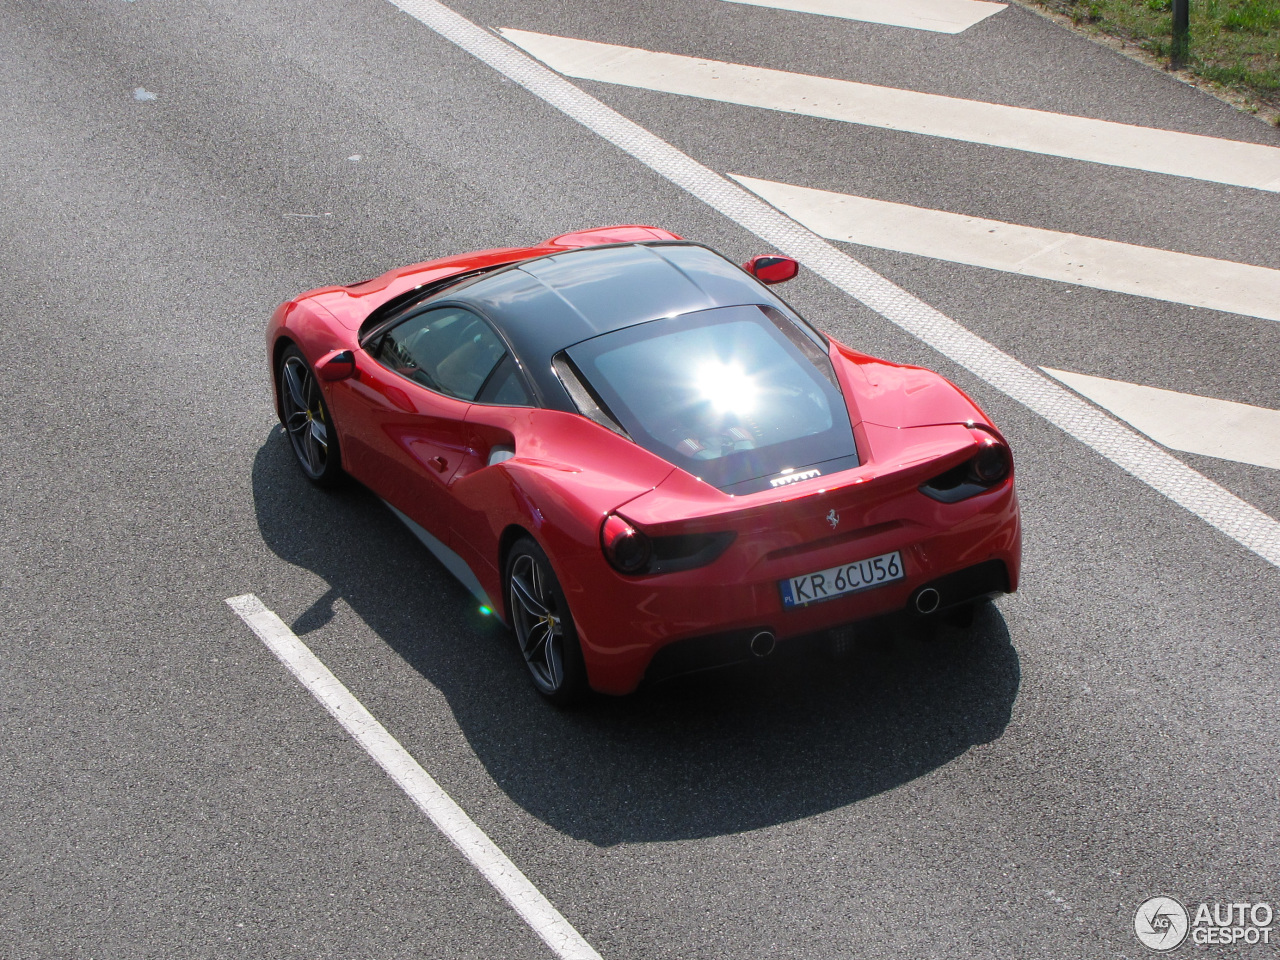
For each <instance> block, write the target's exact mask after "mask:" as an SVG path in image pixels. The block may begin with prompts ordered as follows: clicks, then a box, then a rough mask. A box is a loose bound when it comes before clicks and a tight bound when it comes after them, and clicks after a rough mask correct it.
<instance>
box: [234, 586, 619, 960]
mask: <svg viewBox="0 0 1280 960" xmlns="http://www.w3.org/2000/svg"><path fill="white" fill-rule="evenodd" d="M227 605H228V606H229V607H231V609H232V610H234V611H235V612H236V613H237V614H239V616H240V619H242V620H243V621H244V622H245V623H246V624H248V625H249V628H250V629H251V630H252V631H253V632H254V633H255V634H257V635H258V638H259V639H260V640H261V641H262V642H263V643H265V644H266V645H267V647H268V649H270V650H271V652H272V653H274V654H275V655H276V656H277V657H278V658H279V659H280V662H281V663H283V664H284V665H285V666H286V667H288V668H289V672H290V673H292V674H293V675H294V676H295V677H297V679H298V682H299V683H301V684H302V685H303V686H304V687H306V688H307V690H308V691H309V692H310V693H311V695H312V696H314V697H315V698H316V699H317V700H319V701H320V703H321V705H322V706H323V707H324V708H325V709H326V710H328V711H329V713H330V714H331V715H332V716H333V718H334V719H335V720H337V721H338V723H340V724H342V726H343V727H344V728H345V729H346V731H347V732H348V733H349V734H351V737H352V739H353V740H355V741H356V743H358V744H360V746H362V747H363V748H364V749H365V750H366V751H367V752H368V754H369V756H371V757H373V759H374V760H375V761H377V763H378V765H379V766H380V767H382V769H383V770H385V771H386V772H387V774H388V775H389V776H390V777H391V779H392V780H394V781H395V782H396V783H397V784H399V786H400V789H402V790H403V791H404V792H405V793H407V794H408V795H409V798H410V799H411V800H412V801H413V802H414V803H415V804H417V805H418V808H419V809H420V810H422V812H423V813H425V814H426V815H427V816H428V817H430V818H431V822H432V823H434V824H435V825H436V826H437V827H438V828H439V829H440V832H441V833H443V834H444V835H445V836H446V837H448V838H449V841H450V842H451V843H452V844H453V845H454V846H455V847H457V848H458V850H459V851H461V853H462V855H463V856H464V857H466V858H467V859H468V860H469V861H471V864H472V866H474V867H475V868H476V869H477V870H479V871H480V873H481V874H482V875H483V876H484V878H485V879H486V880H488V881H489V883H490V884H492V885H493V887H494V889H496V890H497V891H498V893H500V894H501V895H502V896H503V898H504V899H505V900H506V901H507V903H509V904H511V906H512V907H513V908H514V909H515V911H516V912H517V913H518V914H520V916H521V917H522V918H523V919H524V921H525V922H526V923H527V924H529V926H530V927H532V928H533V930H534V932H535V933H537V934H538V936H539V937H541V938H542V939H543V941H545V942H546V944H547V946H549V947H550V948H551V949H552V950H553V951H554V952H555V954H556V956H557V957H560V958H562V960H600V955H599V954H598V953H596V951H595V950H594V949H592V947H591V945H590V944H589V943H587V941H586V940H584V939H583V938H582V935H581V934H579V933H578V931H577V930H575V929H574V928H573V926H572V924H570V923H569V921H568V920H566V919H565V918H564V917H563V916H562V915H561V914H560V912H559V911H558V910H556V908H555V907H553V906H552V905H551V903H550V902H549V901H548V900H547V898H546V897H544V896H543V895H542V894H541V893H540V892H539V891H538V888H537V887H535V886H534V885H533V884H532V883H530V882H529V879H528V878H527V877H526V876H525V875H524V874H523V873H521V872H520V868H519V867H517V866H516V865H515V864H514V863H512V862H511V861H510V860H509V859H508V858H507V855H506V854H504V853H503V852H502V851H501V850H499V849H498V847H497V845H496V844H495V843H494V842H493V841H492V840H490V839H489V838H488V836H486V835H485V833H484V831H483V830H481V829H480V828H479V827H477V826H476V825H475V823H474V822H473V821H472V819H471V818H470V817H468V816H467V814H466V812H465V811H464V810H463V809H462V808H461V807H460V806H458V805H457V804H456V803H455V802H454V801H453V798H451V797H450V796H449V795H448V794H447V793H445V792H444V790H442V789H441V788H440V785H439V784H437V783H436V782H435V780H434V779H432V777H431V775H430V774H428V773H427V771H425V770H423V769H422V767H421V766H420V765H419V764H418V761H416V760H414V759H413V757H411V756H410V755H409V752H408V751H407V750H405V748H404V747H402V746H401V745H400V743H399V741H397V740H396V738H395V737H393V736H392V735H391V734H390V733H388V732H387V730H386V728H385V727H383V725H382V724H380V723H379V722H378V721H377V720H376V719H375V718H374V716H373V714H371V713H370V712H369V711H368V710H366V709H365V708H364V705H363V704H361V703H360V701H359V700H357V699H356V698H355V696H354V695H353V694H352V693H351V691H350V690H348V689H347V688H346V687H345V686H344V685H343V683H342V681H341V680H339V679H338V678H337V677H335V676H334V675H333V674H332V673H330V672H329V668H328V667H326V666H325V665H324V664H323V663H321V662H320V659H319V658H318V657H317V656H316V655H315V654H314V653H312V652H311V650H310V648H309V647H307V645H306V644H305V643H303V642H302V641H301V640H299V639H298V637H297V636H296V635H295V634H294V632H293V631H292V630H290V629H289V628H288V627H287V626H286V625H285V623H284V621H283V620H281V619H280V618H279V617H278V616H276V615H275V614H274V613H272V612H271V611H270V610H268V609H267V608H266V607H265V606H263V604H262V601H261V600H259V599H258V598H257V597H256V596H254V595H253V594H252V593H246V594H245V595H243V596H240V597H231V598H230V599H228V600H227Z"/></svg>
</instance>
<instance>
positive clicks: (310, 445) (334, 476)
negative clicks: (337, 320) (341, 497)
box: [276, 344, 343, 487]
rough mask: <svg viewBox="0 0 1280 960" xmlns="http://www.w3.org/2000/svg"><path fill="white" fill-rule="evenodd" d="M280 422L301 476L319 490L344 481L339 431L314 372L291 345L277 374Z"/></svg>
mask: <svg viewBox="0 0 1280 960" xmlns="http://www.w3.org/2000/svg"><path fill="white" fill-rule="evenodd" d="M276 381H277V385H278V387H279V391H280V413H281V418H280V419H281V422H282V423H283V424H284V431H285V434H286V435H287V436H288V438H289V446H290V447H291V448H292V450H293V456H294V459H295V460H296V461H297V463H298V468H299V469H300V470H301V471H302V475H303V476H304V477H306V478H307V479H308V480H310V481H311V482H312V483H314V484H315V485H316V486H320V487H331V486H333V485H334V484H336V483H338V482H339V481H340V480H341V479H342V475H343V474H342V455H341V452H340V451H339V449H338V431H337V429H336V428H335V427H334V425H333V417H331V416H330V415H329V407H328V405H327V404H326V403H325V402H324V394H323V393H321V391H320V382H319V381H318V380H317V379H316V375H315V371H314V370H312V369H311V365H310V364H309V363H307V358H306V357H304V356H303V355H302V351H301V350H299V349H298V348H297V347H295V346H293V345H292V344H290V345H289V346H288V347H287V348H286V349H285V351H284V355H283V356H281V358H280V367H279V369H278V370H277V371H276Z"/></svg>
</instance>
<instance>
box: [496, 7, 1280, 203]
mask: <svg viewBox="0 0 1280 960" xmlns="http://www.w3.org/2000/svg"><path fill="white" fill-rule="evenodd" d="M500 32H501V33H502V35H503V36H504V37H505V38H507V39H508V40H510V41H511V42H512V43H514V44H516V45H517V46H519V47H521V48H522V49H524V50H526V51H528V52H529V53H531V54H532V55H533V56H535V57H537V58H538V59H539V60H541V61H542V62H543V63H545V64H547V66H549V67H551V68H552V69H553V70H557V71H559V72H560V73H562V74H564V75H565V76H569V77H578V78H579V79H583V80H599V81H601V82H603V83H614V84H619V85H622V86H628V87H639V88H641V89H644V90H656V91H660V92H663V93H676V94H682V95H684V96H687V97H698V98H700V99H703V100H718V101H721V102H723V103H736V104H742V105H744V106H749V107H763V108H766V109H769V110H780V111H783V112H786V113H800V114H804V115H806V116H810V117H822V118H825V119H828V120H843V121H845V122H847V123H858V124H863V125H865V126H871V127H881V128H884V129H886V130H904V131H907V132H909V133H920V134H925V135H927V136H931V137H944V138H947V139H950V140H964V141H967V142H969V143H981V144H986V145H988V146H993V147H1005V148H1008V149H1010V150H1023V151H1027V152H1030V153H1040V154H1047V155H1049V156H1055V157H1068V158H1071V159H1074V160H1086V161H1089V162H1091V163H1103V164H1108V165H1110V166H1116V167H1130V168H1132V169H1135V170H1146V171H1149V172H1153V173H1165V174H1172V175H1174V176H1179V177H1191V178H1194V179H1197V180H1209V181H1213V182H1215V183H1227V184H1233V185H1236V186H1241V187H1253V188H1255V189H1258V190H1270V191H1277V192H1280V147H1269V146H1265V145H1263V144H1256V143H1243V142H1240V141H1237V140H1223V139H1220V138H1217V137H1202V136H1199V135H1196V134H1191V133H1178V132H1175V131H1171V130H1158V129H1155V128H1153V127H1138V126H1133V125H1131V124H1127V123H1113V122H1111V121H1109V120H1094V119H1092V118H1089V117H1076V116H1070V115H1068V114H1061V113H1047V112H1045V111H1041V110H1029V109H1027V108H1025V107H1010V106H1005V105H1003V104H998V103H985V102H982V101H978V100H962V99H959V98H956V97H943V96H938V95H937V94H932V93H919V92H917V91H914V90H899V89H896V88H894V87H878V86H872V85H870V84H865V83H854V82H852V81H848V80H833V79H830V78H828V77H813V76H808V75H806V74H801V73H787V72H785V71H782V70H767V69H764V68H763V67H750V66H744V65H742V64H737V63H722V62H720V61H717V60H703V59H700V58H697V57H685V56H679V55H677V54H672V53H655V52H653V51H650V50H640V49H637V48H635V47H621V46H616V45H614V44H610V43H595V42H593V41H589V40H576V39H573V38H571V37H557V36H551V35H548V34H543V33H530V32H528V31H527V30H510V29H504V30H502V31H500Z"/></svg>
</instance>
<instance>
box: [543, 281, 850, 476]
mask: <svg viewBox="0 0 1280 960" xmlns="http://www.w3.org/2000/svg"><path fill="white" fill-rule="evenodd" d="M790 322H791V321H790V320H788V319H786V318H785V317H782V316H781V315H778V316H777V317H776V319H771V318H770V316H769V315H768V314H766V313H765V311H764V310H763V309H761V308H760V307H757V306H740V307H719V308H716V309H713V310H703V311H698V312H695V313H688V314H684V315H683V316H679V317H671V318H667V319H663V320H654V321H652V322H650V323H643V324H639V325H637V326H633V327H627V328H626V329H623V330H617V331H614V332H613V333H607V334H604V335H602V336H599V337H595V338H593V339H591V340H587V341H585V342H583V343H580V344H578V345H577V346H575V347H571V348H570V349H569V351H568V354H569V357H570V359H571V360H573V362H574V364H575V366H577V368H578V369H579V370H580V371H581V372H582V375H583V377H584V378H585V379H586V380H587V382H588V384H589V385H590V386H591V388H592V389H593V390H594V391H595V392H596V393H597V394H598V395H599V397H600V399H601V400H602V401H603V402H604V405H605V406H606V407H607V408H608V410H609V412H610V413H611V414H612V415H613V417H614V418H615V419H616V420H617V421H618V423H620V424H621V425H622V427H623V428H624V429H625V430H626V431H627V433H628V434H630V436H631V438H632V439H633V440H635V441H636V442H637V443H639V444H640V445H641V446H643V447H644V448H645V449H647V450H650V451H652V452H653V453H656V454H657V455H658V456H660V457H663V458H664V459H666V460H669V461H671V462H672V463H674V464H676V465H677V466H679V467H681V468H682V469H684V470H686V471H688V472H689V473H691V474H693V475H694V476H697V477H701V478H702V479H703V480H706V481H707V482H708V483H711V484H713V485H714V486H716V487H719V488H720V489H721V490H725V491H727V492H729V493H735V494H736V493H753V492H755V491H756V490H762V489H769V488H770V486H771V482H772V481H773V480H775V479H778V478H783V479H785V478H786V477H788V476H791V475H792V474H794V473H797V472H804V473H806V474H808V475H811V476H821V475H824V474H827V473H832V472H835V471H836V470H844V469H848V468H850V467H853V466H856V465H857V462H858V461H857V451H856V448H855V446H854V440H853V429H852V427H851V426H850V424H849V413H848V410H847V408H846V407H845V403H844V397H843V396H842V395H841V394H840V391H839V389H837V387H836V386H835V384H834V383H832V381H831V379H829V375H828V374H827V373H826V372H825V371H823V370H820V369H819V367H818V366H817V365H815V361H814V360H813V359H811V358H810V357H809V356H806V353H807V352H813V353H815V354H818V356H819V362H825V360H826V358H825V355H821V354H820V352H819V351H817V350H816V349H815V350H813V351H803V350H801V349H800V347H799V346H798V345H797V341H798V340H799V339H800V338H801V337H804V336H807V334H803V333H799V331H798V328H797V331H788V332H787V333H784V332H783V331H782V330H781V329H779V326H778V324H779V323H790ZM797 333H799V336H796V334H797ZM789 334H790V335H789ZM784 471H785V473H784ZM772 485H775V486H776V485H777V484H776V483H774V484H772Z"/></svg>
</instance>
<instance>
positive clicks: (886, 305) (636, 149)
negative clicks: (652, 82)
mask: <svg viewBox="0 0 1280 960" xmlns="http://www.w3.org/2000/svg"><path fill="white" fill-rule="evenodd" d="M388 2H391V3H394V4H395V6H397V7H399V8H400V9H401V10H403V11H404V12H405V13H407V14H409V15H410V16H411V17H413V18H414V19H416V20H418V21H420V22H421V23H423V24H424V25H425V26H427V27H429V28H430V29H432V30H434V31H435V32H436V33H438V34H440V35H441V36H442V37H444V38H445V39H446V40H449V41H450V42H452V43H454V44H457V45H458V46H459V47H461V48H462V49H463V50H466V51H467V52H468V53H470V54H471V55H472V56H474V57H476V58H477V59H479V60H481V61H482V62H484V63H487V64H488V65H489V66H491V67H493V68H494V69H495V70H497V71H498V72H499V73H501V74H502V75H503V76H505V77H507V78H508V79H510V80H511V81H513V82H514V83H518V84H519V85H520V86H522V87H524V88H525V89H526V90H528V91H529V92H530V93H532V94H534V96H537V97H539V98H540V99H542V100H543V101H545V102H546V103H548V104H550V105H551V106H553V107H555V108H556V109H557V110H560V111H561V112H563V113H564V114H565V115H566V116H568V117H570V118H572V119H573V120H576V121H577V122H578V123H580V124H582V125H583V126H584V127H586V128H587V129H589V130H591V131H593V132H594V133H596V134H598V135H599V136H600V137H602V138H604V139H605V140H608V141H609V142H610V143H612V144H614V145H615V146H616V147H618V148H619V149H620V150H624V151H626V152H627V153H629V154H630V155H631V156H633V157H635V158H636V159H637V160H639V161H640V162H641V163H643V164H644V165H645V166H647V167H648V168H649V169H651V170H653V171H654V172H655V173H657V174H659V175H660V176H662V177H665V178H666V179H667V180H669V181H671V183H673V184H675V185H676V186H678V187H680V188H681V189H683V190H686V191H687V192H688V193H689V194H690V195H692V196H694V197H696V198H697V199H698V200H701V201H702V202H703V203H705V204H706V205H707V206H709V207H711V208H712V209H713V210H717V211H719V212H720V213H721V214H723V215H724V216H726V217H728V218H729V219H730V220H732V221H733V222H734V223H737V224H738V225H739V226H741V227H742V228H743V229H744V230H748V231H750V232H751V233H754V234H755V235H756V236H757V237H759V238H760V239H761V240H763V241H764V242H765V243H767V244H769V245H770V246H772V247H774V248H775V249H777V250H778V251H779V252H782V253H785V254H787V255H788V256H791V257H794V258H795V259H797V260H799V261H800V262H802V263H803V264H805V266H807V267H808V268H809V269H810V270H812V271H813V272H814V273H816V274H817V275H818V276H820V277H822V278H823V279H825V280H827V281H828V282H830V283H831V284H832V285H833V286H835V287H836V288H837V289H840V290H843V291H844V292H845V293H847V294H849V296H851V297H853V298H854V299H856V300H858V301H859V302H861V303H863V304H865V305H866V306H867V307H868V308H869V309H871V310H874V311H875V312H876V313H878V314H880V315H881V316H882V317H884V318H885V319H886V320H888V321H889V322H890V323H892V324H895V325H896V326H898V327H900V328H901V329H902V330H904V331H906V332H907V333H909V334H911V335H912V336H914V337H916V338H917V339H919V340H921V341H923V342H924V343H926V344H928V345H929V346H930V347H932V348H933V349H935V350H937V351H938V352H939V353H941V354H942V355H943V356H944V357H946V358H947V359H949V360H951V361H952V362H953V363H956V364H958V365H960V366H962V367H964V368H965V369H966V370H968V371H970V372H971V373H972V374H973V375H974V376H976V377H979V378H981V379H982V380H984V381H986V382H987V383H988V384H990V385H991V386H992V387H994V388H995V389H996V390H999V391H1000V392H1001V393H1003V394H1005V395H1006V396H1008V397H1009V398H1010V399H1012V400H1014V401H1016V402H1017V403H1020V404H1022V405H1023V406H1025V407H1027V408H1028V409H1029V410H1032V411H1033V412H1035V413H1037V414H1039V415H1040V416H1042V417H1044V418H1045V419H1046V420H1048V421H1049V422H1050V423H1052V424H1054V425H1055V426H1057V427H1058V428H1059V429H1061V430H1063V431H1064V432H1065V433H1067V434H1069V435H1070V436H1072V437H1075V438H1076V439H1077V440H1079V441H1080V442H1081V443H1083V444H1086V445H1087V446H1089V447H1091V448H1092V449H1093V450H1095V451H1096V452H1097V453H1099V454H1100V455H1102V456H1103V457H1105V458H1106V459H1108V460H1110V461H1111V462H1112V463H1114V464H1115V465H1116V466H1118V467H1120V468H1121V469H1122V470H1125V471H1127V472H1128V473H1131V474H1133V476H1135V477H1137V478H1138V479H1139V480H1141V481H1142V482H1143V483H1145V484H1147V485H1148V486H1150V487H1151V488H1152V489H1153V490H1157V491H1159V492H1160V493H1162V494H1164V496H1166V497H1168V498H1169V499H1170V500H1172V501H1173V502H1174V503H1176V504H1178V505H1180V506H1182V507H1184V508H1185V509H1186V510H1188V511H1190V512H1191V513H1193V514H1195V515H1196V516H1198V517H1200V518H1201V519H1202V520H1204V521H1205V522H1206V523H1209V524H1211V525H1212V526H1213V527H1215V528H1217V529H1218V530H1220V531H1222V532H1223V533H1224V534H1226V535H1227V536H1229V537H1231V538H1232V539H1233V540H1235V541H1236V542H1237V543H1239V544H1240V545H1241V546H1243V547H1245V548H1246V549H1248V550H1252V551H1253V552H1254V553H1256V554H1257V555H1258V556H1260V557H1262V558H1263V559H1264V560H1266V561H1267V562H1268V563H1271V564H1274V565H1275V566H1277V567H1280V523H1277V522H1276V521H1275V520H1274V519H1272V518H1271V517H1269V516H1267V515H1266V514H1265V513H1263V512H1262V511H1261V510H1259V509H1258V508H1257V507H1255V506H1253V505H1252V504H1249V503H1246V502H1245V501H1243V500H1241V499H1240V498H1239V497H1237V496H1236V495H1235V494H1233V493H1231V492H1230V491H1229V490H1226V489H1224V488H1223V487H1221V486H1219V485H1218V484H1216V483H1214V482H1213V481H1212V480H1210V479H1209V478H1208V477H1206V476H1204V475H1203V474H1201V473H1198V472H1196V471H1195V470H1192V469H1191V468H1190V467H1188V466H1187V465H1186V464H1185V463H1183V462H1182V461H1181V460H1179V459H1177V458H1176V457H1174V456H1172V455H1170V454H1169V453H1168V452H1167V451H1165V450H1164V449H1163V448H1161V447H1159V446H1157V445H1156V444H1154V443H1152V442H1151V441H1150V440H1148V439H1147V438H1146V437H1144V436H1142V435H1141V434H1140V433H1136V432H1135V431H1133V430H1131V429H1130V428H1129V427H1127V426H1125V425H1123V424H1121V423H1120V422H1118V421H1116V420H1114V419H1112V418H1111V417H1109V416H1107V415H1106V414H1104V413H1102V412H1100V411H1099V410H1098V408H1097V407H1095V406H1093V405H1091V404H1089V403H1087V402H1086V401H1084V400H1081V399H1080V398H1079V397H1078V396H1076V395H1075V394H1074V393H1072V392H1071V391H1069V390H1067V389H1066V388H1065V387H1062V386H1060V385H1059V384H1058V383H1057V382H1055V381H1054V380H1051V379H1050V378H1048V377H1046V376H1044V375H1043V374H1041V373H1039V372H1037V371H1035V370H1033V369H1031V368H1030V367H1028V366H1027V365H1026V364H1024V363H1021V362H1020V361H1018V360H1016V359H1014V358H1013V357H1011V356H1009V354H1007V353H1004V352H1003V351H1001V350H999V349H997V348H996V347H994V346H992V345H991V344H990V343H988V342H987V341H985V340H983V339H982V338H981V337H979V336H977V335H976V334H975V333H973V332H972V331H971V330H968V329H966V328H965V327H963V326H961V325H960V324H958V323H956V322H955V321H954V320H952V319H951V318H950V317H947V316H945V315H944V314H942V313H941V312H939V311H938V310H935V309H934V308H933V307H931V306H929V305H928V304H927V303H925V302H924V301H922V300H920V299H919V298H918V297H914V296H912V295H911V294H910V293H908V292H907V291H905V290H903V289H902V288H901V287H899V286H897V285H896V284H894V283H892V282H891V281H889V280H888V279H886V278H885V277H882V276H880V274H878V273H876V272H875V271H874V270H870V269H868V268H867V267H866V266H865V265H863V264H861V263H859V262H858V261H857V260H855V259H853V258H852V257H850V256H849V255H848V254H847V253H844V252H843V251H841V250H838V249H837V248H835V247H833V246H832V245H831V244H830V243H828V242H827V241H825V240H823V239H822V238H821V237H819V236H818V235H817V234H815V233H813V232H812V231H810V230H808V229H806V228H804V227H802V226H801V225H800V224H798V223H796V222H795V221H794V220H792V219H790V218H789V217H787V216H785V215H784V214H782V213H780V212H779V211H778V210H775V209H774V208H773V207H771V206H769V205H768V204H766V203H765V202H764V201H762V200H761V199H760V198H759V197H756V196H755V195H754V194H751V193H749V192H748V191H746V190H744V189H743V188H742V187H740V186H738V184H736V183H733V182H731V181H729V180H726V179H725V178H724V177H722V176H720V175H719V174H718V173H716V172H715V171H713V170H710V169H708V168H707V167H704V166H703V165H702V164H700V163H698V162H697V161H696V160H694V159H693V158H692V157H690V156H688V155H687V154H684V153H681V152H680V151H679V150H677V149H676V148H675V147H673V146H672V145H671V144H669V143H667V142H666V141H665V140H663V139H661V138H659V137H656V136H654V135H653V134H652V133H650V132H649V131H648V130H646V129H645V128H644V127H642V126H640V125H639V124H638V123H635V122H633V121H631V120H628V119H627V118H626V117H624V116H622V114H620V113H618V112H617V111H616V110H613V109H611V108H609V107H607V106H605V105H604V104H603V103H601V102H600V101H599V100H597V99H596V98H595V97H593V96H591V95H590V94H588V93H586V92H585V91H583V90H579V89H578V88H577V87H575V86H574V85H573V84H571V83H569V82H568V81H567V80H565V79H564V78H563V77H561V76H558V75H557V74H555V73H553V72H552V71H550V70H548V69H547V68H546V67H544V66H543V65H542V64H540V63H538V62H537V61H535V60H533V59H531V58H530V57H528V56H526V55H525V54H524V53H522V52H521V51H519V50H517V49H516V48H515V47H513V46H511V45H510V44H507V43H504V42H503V41H502V40H500V39H499V38H498V37H495V36H494V35H493V34H491V33H489V32H487V31H485V30H484V29H482V28H481V27H478V26H476V25H475V24H474V23H472V22H471V21H470V20H468V19H466V18H465V17H463V16H461V15H459V14H458V13H455V12H454V11H453V10H451V9H449V8H448V7H446V6H445V5H444V4H442V3H439V2H438V0H388Z"/></svg>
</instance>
